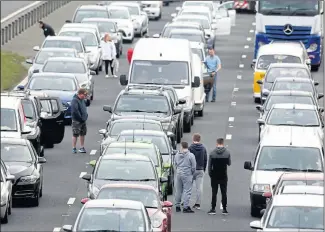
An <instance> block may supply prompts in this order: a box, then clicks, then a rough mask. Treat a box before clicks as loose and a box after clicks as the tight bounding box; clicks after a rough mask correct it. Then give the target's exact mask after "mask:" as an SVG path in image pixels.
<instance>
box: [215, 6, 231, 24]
mask: <svg viewBox="0 0 325 232" xmlns="http://www.w3.org/2000/svg"><path fill="white" fill-rule="evenodd" d="M215 8H217V9H219V10H220V9H225V10H227V11H228V14H229V16H230V18H231V26H235V25H236V10H234V1H225V2H223V3H221V4H220V5H219V6H216V5H215Z"/></svg>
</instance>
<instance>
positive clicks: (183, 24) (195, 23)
mask: <svg viewBox="0 0 325 232" xmlns="http://www.w3.org/2000/svg"><path fill="white" fill-rule="evenodd" d="M182 26H184V27H185V26H186V27H197V28H200V27H201V24H199V23H198V22H177V21H176V22H171V23H169V24H168V25H167V26H166V27H182Z"/></svg>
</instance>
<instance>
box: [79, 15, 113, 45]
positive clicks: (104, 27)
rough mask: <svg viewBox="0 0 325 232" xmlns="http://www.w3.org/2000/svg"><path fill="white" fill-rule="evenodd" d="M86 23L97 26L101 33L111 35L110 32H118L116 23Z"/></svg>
mask: <svg viewBox="0 0 325 232" xmlns="http://www.w3.org/2000/svg"><path fill="white" fill-rule="evenodd" d="M85 23H87V24H94V25H97V27H98V31H99V33H109V32H112V33H115V32H116V26H115V23H114V22H102V21H98V22H95V21H86V22H85ZM84 43H85V42H84ZM85 45H86V44H85ZM86 46H87V45H86Z"/></svg>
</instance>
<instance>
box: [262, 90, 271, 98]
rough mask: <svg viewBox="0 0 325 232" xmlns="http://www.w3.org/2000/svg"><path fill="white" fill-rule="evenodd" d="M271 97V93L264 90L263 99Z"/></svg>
mask: <svg viewBox="0 0 325 232" xmlns="http://www.w3.org/2000/svg"><path fill="white" fill-rule="evenodd" d="M269 95H270V91H268V90H266V89H265V90H264V91H263V92H262V96H263V97H267V96H269Z"/></svg>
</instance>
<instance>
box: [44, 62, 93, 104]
mask: <svg viewBox="0 0 325 232" xmlns="http://www.w3.org/2000/svg"><path fill="white" fill-rule="evenodd" d="M42 72H51V73H71V74H74V75H75V76H76V78H77V80H78V83H79V87H80V88H85V89H87V90H88V96H89V99H90V100H91V101H92V100H93V99H94V86H95V83H94V78H93V76H92V75H94V74H95V72H94V71H91V70H90V69H88V68H87V64H86V62H85V61H84V60H83V59H81V58H68V57H54V58H49V59H48V60H47V61H46V62H45V64H44V66H43V69H42Z"/></svg>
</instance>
